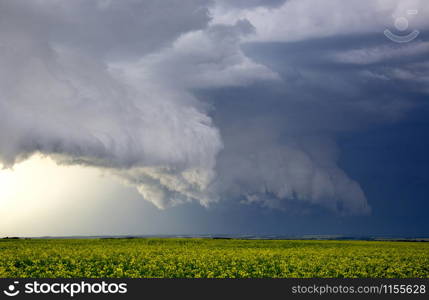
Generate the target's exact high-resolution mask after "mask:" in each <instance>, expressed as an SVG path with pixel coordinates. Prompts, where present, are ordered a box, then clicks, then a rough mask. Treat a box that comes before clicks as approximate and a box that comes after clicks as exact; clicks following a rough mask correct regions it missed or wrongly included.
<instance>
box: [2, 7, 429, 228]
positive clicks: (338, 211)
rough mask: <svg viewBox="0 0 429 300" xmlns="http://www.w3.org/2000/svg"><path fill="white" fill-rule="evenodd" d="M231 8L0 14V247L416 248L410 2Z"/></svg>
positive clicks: (422, 180) (422, 97)
mask: <svg viewBox="0 0 429 300" xmlns="http://www.w3.org/2000/svg"><path fill="white" fill-rule="evenodd" d="M179 2H180V3H179ZM233 3H234V4H232V2H231V1H224V0H212V1H206V0H187V1H181V0H180V1H179V0H168V1H167V0H166V1H157V0H139V1H134V0H124V1H107V0H97V1H83V0H76V1H41V2H38V1H35V2H31V3H30V2H18V1H11V0H5V1H0V41H1V42H0V49H1V51H0V67H1V68H0V91H1V92H0V163H1V164H2V165H3V166H4V167H5V168H9V169H12V168H14V167H16V166H20V164H22V163H25V162H31V161H32V160H34V159H35V158H34V157H39V159H40V160H39V161H37V159H36V161H35V163H34V165H31V163H30V165H29V166H28V167H27V168H22V169H23V170H24V171H18V170H17V171H10V170H9V171H10V172H12V173H7V174H6V173H4V172H6V171H1V172H2V173H0V187H1V188H2V189H3V191H0V205H1V207H2V209H3V212H2V211H0V219H1V221H0V228H4V229H3V231H4V232H2V231H0V235H2V234H3V235H6V234H7V235H73V234H85V235H88V234H192V233H199V234H206V233H212V234H215V233H218V234H222V233H224V234H226V233H230V234H283V235H303V234H342V235H374V234H380V235H428V234H429V213H428V208H429V202H428V195H429V172H428V170H427V169H428V167H429V158H428V156H427V153H429V141H428V136H429V102H428V100H429V99H428V98H429V23H428V20H429V8H428V6H427V5H426V3H425V2H422V1H414V0H406V1H400V0H391V1H372V0H359V1H358V0H350V1H341V0H326V1H323V4H320V3H319V1H316V0H289V1H284V0H270V1H259V0H252V1H234V2H233ZM410 10H412V11H414V13H410ZM415 12H417V14H416V13H415ZM401 26H402V27H401ZM385 30H390V32H391V33H393V34H396V35H399V36H406V35H409V36H412V34H415V36H414V38H413V39H412V40H410V41H408V42H406V43H399V42H398V40H396V41H394V40H392V37H390V39H389V38H388V37H387V36H386V35H385V34H384V33H385ZM416 30H418V31H416ZM32 157H33V158H32ZM40 157H42V158H40ZM54 162H55V163H56V164H57V165H56V166H55V163H54ZM43 168H46V174H51V175H46V177H47V178H43V180H42V179H41V178H36V179H37V180H38V181H34V183H31V180H29V179H28V178H31V177H38V176H36V175H35V174H36V173H37V172H41V173H43ZM17 169H20V168H18V167H17ZM55 169H56V170H57V171H55ZM36 170H37V172H36ZM88 170H91V171H88ZM95 171H96V172H97V173H92V172H95ZM13 172H15V173H13ZM20 172H21V173H20ZM55 172H57V173H55ZM13 174H15V175H13ZM20 174H21V175H20ZM23 174H24V175H23ZM25 174H26V175H25ZM37 174H39V173H37ZM52 174H59V175H52ZM60 174H62V175H60ZM79 174H82V176H79ZM94 174H102V176H101V177H100V178H102V179H100V178H99V177H97V176H98V175H94ZM49 176H50V177H51V178H48V177H49ZM53 177H55V178H53ZM2 178H3V179H2ZM22 178H26V179H22ZM59 178H64V179H63V180H60V179H59ZM12 179H13V180H12ZM1 180H3V182H2V181H1ZM10 182H13V187H12V184H10ZM50 182H55V184H54V183H52V184H49V183H50ZM37 186H40V188H39V189H38V190H37V193H36V194H35V193H34V192H33V191H34V190H35V189H37ZM27 190H28V192H26V193H24V192H23V191H27ZM70 190H73V191H76V194H74V193H72V194H71V193H70V192H69V191H70ZM30 195H32V196H30ZM33 195H34V196H33ZM19 207H25V209H22V210H20V209H19Z"/></svg>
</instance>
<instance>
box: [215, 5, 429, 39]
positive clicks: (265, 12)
mask: <svg viewBox="0 0 429 300" xmlns="http://www.w3.org/2000/svg"><path fill="white" fill-rule="evenodd" d="M410 9H417V10H418V11H419V14H418V15H416V16H410V17H409V16H407V11H408V10H410ZM212 13H213V16H214V21H213V22H217V23H225V24H230V23H232V22H235V20H237V19H242V18H245V19H247V20H249V21H250V22H251V23H252V24H253V26H255V28H256V32H257V35H256V36H254V37H251V38H249V40H252V41H297V40H303V39H309V38H323V37H329V36H334V35H349V34H361V33H380V34H382V33H383V31H384V30H385V29H386V28H390V27H393V25H394V21H395V19H396V18H397V17H400V16H406V17H407V18H408V17H409V21H410V25H411V26H414V27H415V28H414V29H418V30H424V29H428V28H429V18H428V17H427V16H429V6H428V5H427V1H425V0H405V1H404V0H348V1H343V0H324V1H323V2H321V1H318V0H289V1H286V2H285V3H284V4H283V5H282V6H280V7H278V8H270V7H256V8H254V7H250V6H249V7H245V8H242V9H241V10H239V11H229V12H228V11H225V9H223V8H222V6H220V7H216V8H214V9H213V10H212Z"/></svg>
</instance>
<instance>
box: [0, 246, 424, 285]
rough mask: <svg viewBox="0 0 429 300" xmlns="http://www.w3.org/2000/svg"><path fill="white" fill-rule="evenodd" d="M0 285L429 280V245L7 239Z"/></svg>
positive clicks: (1, 255) (2, 248)
mask: <svg viewBox="0 0 429 300" xmlns="http://www.w3.org/2000/svg"><path fill="white" fill-rule="evenodd" d="M0 277H2V278H5V277H13V278H17V277H20V278H27V277H31V278H45V277H51V278H52V277H53V278H78V277H79V278H81V277H89V278H124V277H127V278H290V277H292V278H304V277H319V278H357V277H365V278H368V277H369V278H429V243H425V242H393V241H392V242H391V241H303V240H239V239H192V238H190V239H179V238H165V239H156V238H148V239H143V238H142V239H137V238H136V239H20V240H6V239H5V240H0Z"/></svg>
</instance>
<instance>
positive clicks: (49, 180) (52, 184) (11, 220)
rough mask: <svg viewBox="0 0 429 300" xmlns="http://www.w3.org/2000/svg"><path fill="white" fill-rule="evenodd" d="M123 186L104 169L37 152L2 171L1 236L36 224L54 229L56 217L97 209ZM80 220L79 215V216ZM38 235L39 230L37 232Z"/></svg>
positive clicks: (58, 221) (18, 233)
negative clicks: (99, 202) (60, 161)
mask: <svg viewBox="0 0 429 300" xmlns="http://www.w3.org/2000/svg"><path fill="white" fill-rule="evenodd" d="M118 185H120V184H119V183H118V182H117V180H115V179H113V178H111V177H104V176H102V173H101V172H100V170H97V169H93V168H88V167H82V166H63V165H57V164H56V163H55V161H53V160H52V159H51V158H49V157H46V156H41V155H35V156H33V157H31V158H29V159H28V160H25V161H23V162H20V163H18V164H16V165H15V166H14V167H13V168H11V169H2V170H0V205H1V210H0V236H6V235H14V234H16V235H22V233H23V232H28V235H33V234H32V230H33V229H34V228H35V227H34V226H36V227H38V228H39V227H47V229H49V230H48V232H50V231H51V230H52V226H50V225H49V224H53V223H55V222H53V221H54V220H56V221H57V223H60V221H61V220H62V218H72V217H73V213H72V212H73V211H76V210H85V209H86V210H87V211H88V212H93V211H94V210H95V209H96V207H94V206H95V205H96V203H97V201H95V200H94V199H102V198H103V197H104V196H105V195H107V194H108V193H111V192H112V189H114V188H115V187H117V186H118ZM76 218H77V220H76V223H79V221H78V220H79V216H77V217H76ZM36 234H37V233H36Z"/></svg>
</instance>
